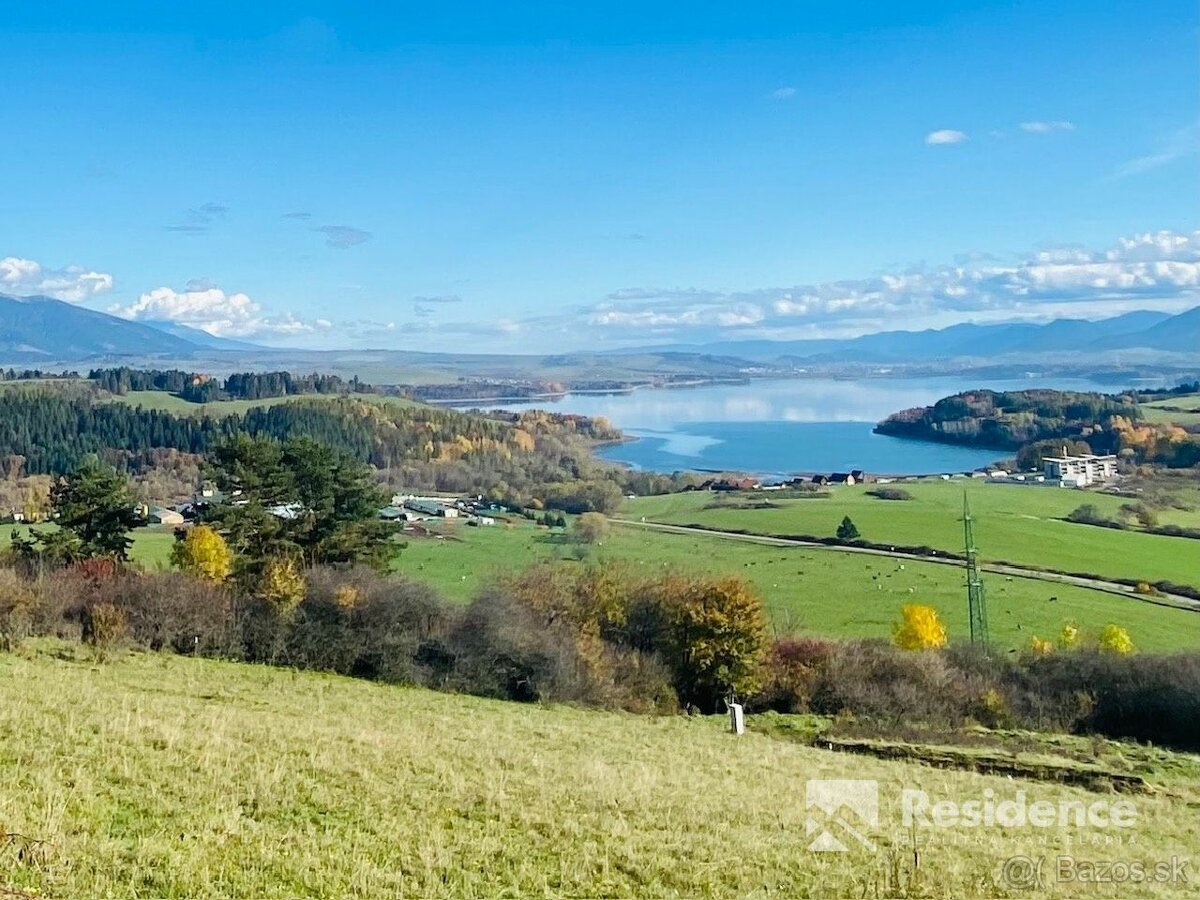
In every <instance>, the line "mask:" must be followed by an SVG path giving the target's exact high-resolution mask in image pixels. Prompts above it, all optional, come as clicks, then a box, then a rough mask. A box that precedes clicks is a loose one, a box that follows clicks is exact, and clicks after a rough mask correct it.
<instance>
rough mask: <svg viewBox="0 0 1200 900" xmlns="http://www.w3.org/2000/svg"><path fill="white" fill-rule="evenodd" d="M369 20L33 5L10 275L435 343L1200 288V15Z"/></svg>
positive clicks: (257, 323) (275, 11)
mask: <svg viewBox="0 0 1200 900" xmlns="http://www.w3.org/2000/svg"><path fill="white" fill-rule="evenodd" d="M348 5H349V4H332V3H327V4H319V3H304V2H293V3H287V4H282V3H280V4H275V3H267V2H256V3H246V2H242V3H239V4H226V3H205V4H187V3H180V4H170V5H167V4H161V3H154V4H149V3H138V2H128V3H120V4H105V3H99V2H91V3H77V4H72V3H56V4H54V9H53V11H52V12H50V11H46V10H43V9H41V8H39V7H38V5H34V4H28V5H25V6H24V7H23V8H20V9H15V10H14V9H8V10H6V14H5V17H4V19H3V20H2V21H0V53H2V54H3V58H4V59H5V76H4V78H5V87H6V90H5V92H4V95H5V100H4V103H5V107H6V113H7V128H6V129H5V130H6V135H5V138H4V140H3V141H0V171H2V172H3V173H4V175H5V186H4V190H3V191H2V192H0V292H8V293H14V294H33V293H48V294H50V295H52V296H58V297H60V298H62V299H67V300H70V301H72V302H82V303H86V304H87V305H89V306H91V307H94V308H98V309H105V310H112V311H116V312H118V313H119V314H122V315H126V316H129V317H135V318H138V317H140V318H172V319H175V320H177V321H181V322H185V323H187V324H191V325H194V326H198V327H204V328H208V329H209V330H211V331H214V332H216V333H221V334H227V335H230V336H238V337H247V338H251V339H254V340H259V341H262V342H264V343H275V344H294V345H301V346H314V347H315V346H328V347H349V346H372V347H392V348H401V349H425V350H430V349H459V348H461V347H462V346H463V344H464V343H469V344H471V345H472V346H476V347H478V346H486V347H489V348H495V349H500V350H553V349H569V348H581V347H595V346H619V345H622V344H645V343H657V342H686V343H691V342H700V341H709V340H715V339H720V338H726V337H728V338H739V339H740V338H747V337H778V338H794V337H803V336H809V335H814V336H815V335H825V334H839V335H840V334H849V333H856V332H861V331H869V330H876V329H878V328H881V327H883V328H896V327H921V326H924V325H943V324H947V323H949V322H953V321H961V320H966V319H970V320H979V321H983V320H988V319H997V318H1048V317H1054V316H1058V315H1082V316H1093V317H1094V316H1101V315H1107V314H1115V313H1118V312H1121V311H1124V310H1126V309H1132V308H1140V307H1155V308H1163V309H1181V308H1184V307H1186V306H1189V305H1194V304H1195V303H1197V302H1200V299H1197V296H1196V293H1197V290H1200V232H1197V230H1196V229H1197V228H1198V227H1200V222H1198V221H1197V219H1198V218H1200V217H1198V213H1200V207H1198V201H1200V168H1198V160H1197V146H1198V144H1200V63H1198V59H1200V54H1198V53H1197V50H1198V47H1200V21H1198V13H1197V7H1196V5H1195V3H1194V2H1190V0H1189V2H1174V0H1165V2H1158V3H1155V4H1153V6H1152V7H1150V6H1147V5H1146V4H1144V3H1127V2H1121V0H1116V2H1107V3H1103V4H1095V3H1075V2H1055V0H1048V2H1039V3H1012V2H1008V3H965V2H964V3H938V2H923V3H920V4H905V3H864V4H854V5H853V7H854V8H847V7H850V6H851V5H850V4H834V3H822V4H816V3H797V2H793V3H756V4H748V5H749V6H751V7H752V8H751V9H749V10H747V9H741V8H739V7H741V6H745V5H746V4H731V3H728V2H722V3H706V2H689V3H686V4H685V3H670V4H655V3H650V2H643V3H605V4H599V3H595V4H572V3H486V4H485V3H457V4H437V5H435V6H434V7H432V8H431V7H428V6H425V5H416V4H406V3H395V4H390V5H389V6H390V12H386V13H384V12H380V11H379V10H377V9H371V10H370V11H368V10H367V6H368V5H367V4H358V5H356V6H358V7H359V10H358V11H354V10H351V11H347V10H346V9H344V8H341V7H345V6H348ZM168 6H169V8H167V7H168ZM370 6H375V5H374V4H371V5H370Z"/></svg>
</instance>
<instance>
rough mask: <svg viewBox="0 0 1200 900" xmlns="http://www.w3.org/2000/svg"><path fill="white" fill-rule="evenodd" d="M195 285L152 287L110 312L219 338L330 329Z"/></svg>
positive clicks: (327, 323) (235, 295)
mask: <svg viewBox="0 0 1200 900" xmlns="http://www.w3.org/2000/svg"><path fill="white" fill-rule="evenodd" d="M195 287H197V288H200V289H198V290H184V291H176V290H174V289H173V288H169V287H160V288H155V289H154V290H152V291H147V292H146V293H144V294H142V295H141V296H140V297H138V299H137V300H136V301H135V302H134V303H131V304H129V305H128V306H120V305H119V304H118V305H116V306H113V307H111V308H110V309H109V312H111V313H113V314H114V315H118V316H121V317H122V318H125V319H134V320H138V319H143V320H150V321H168V322H178V323H179V324H181V325H187V326H189V327H191V328H199V329H201V330H202V331H207V332H208V333H209V334H213V335H217V336H218V337H243V338H245V337H263V338H270V337H291V336H295V335H302V334H311V333H313V332H318V331H329V330H331V329H332V328H333V323H332V322H330V321H328V320H327V319H317V320H316V321H312V322H308V321H304V320H302V319H299V318H297V317H296V316H294V315H292V314H291V313H286V314H284V315H282V316H273V317H272V316H265V315H263V311H262V307H261V306H260V305H259V304H258V303H255V302H254V301H253V300H251V299H250V297H249V296H248V295H247V294H244V293H240V292H238V293H226V292H225V291H223V290H221V289H220V288H218V287H215V286H202V285H196V286H195Z"/></svg>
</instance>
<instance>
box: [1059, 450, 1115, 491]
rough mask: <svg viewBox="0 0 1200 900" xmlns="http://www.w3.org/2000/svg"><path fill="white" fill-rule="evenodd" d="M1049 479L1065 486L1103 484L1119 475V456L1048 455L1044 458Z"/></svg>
mask: <svg viewBox="0 0 1200 900" xmlns="http://www.w3.org/2000/svg"><path fill="white" fill-rule="evenodd" d="M1042 466H1043V471H1044V472H1045V475H1046V480H1047V481H1057V482H1059V483H1060V484H1062V485H1064V486H1068V485H1069V486H1074V487H1086V486H1087V485H1089V484H1102V483H1104V482H1106V481H1112V480H1113V479H1114V478H1116V477H1117V458H1116V457H1115V456H1113V455H1111V454H1109V455H1108V456H1096V455H1095V454H1091V453H1089V454H1087V455H1085V456H1068V455H1067V454H1066V452H1065V451H1064V453H1063V455H1062V456H1047V457H1046V458H1045V459H1043V460H1042Z"/></svg>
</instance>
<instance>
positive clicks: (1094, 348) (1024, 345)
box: [654, 307, 1200, 364]
mask: <svg viewBox="0 0 1200 900" xmlns="http://www.w3.org/2000/svg"><path fill="white" fill-rule="evenodd" d="M654 349H656V350H658V351H660V352H661V351H663V350H667V349H670V350H676V351H681V352H692V353H696V352H700V353H710V354H714V355H721V356H736V357H740V358H741V359H746V360H751V361H755V362H764V363H768V362H769V363H775V364H779V363H791V364H805V363H808V364H821V363H879V364H901V363H927V362H935V361H952V360H976V361H977V360H983V359H997V358H1001V357H1004V358H1009V359H1011V358H1015V357H1027V358H1031V359H1032V358H1038V357H1040V358H1044V357H1045V356H1046V355H1049V354H1066V353H1073V354H1101V353H1103V354H1108V355H1112V354H1114V353H1116V352H1119V351H1126V350H1150V351H1158V352H1166V353H1180V354H1189V355H1193V356H1197V355H1200V307H1195V308H1194V309H1190V310H1188V311H1187V312H1183V313H1180V314H1178V315H1170V314H1169V313H1162V312H1150V311H1147V310H1141V311H1138V312H1131V313H1126V314H1124V315H1121V316H1115V317H1113V318H1109V319H1099V320H1097V321H1088V320H1085V319H1056V320H1054V321H1052V322H1047V323H1045V324H1031V323H1002V324H995V325H974V324H962V325H951V326H950V327H949V328H940V329H928V330H925V331H882V332H878V333H876V334H867V335H863V336H861V337H856V338H845V339H818V340H802V341H771V340H755V341H718V342H714V343H708V344H700V345H694V344H693V345H675V346H672V347H670V348H666V347H657V348H654Z"/></svg>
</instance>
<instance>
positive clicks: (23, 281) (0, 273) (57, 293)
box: [0, 256, 113, 303]
mask: <svg viewBox="0 0 1200 900" xmlns="http://www.w3.org/2000/svg"><path fill="white" fill-rule="evenodd" d="M112 286H113V277H112V276H111V275H109V274H108V273H106V272H96V271H94V270H92V269H88V268H86V267H84V266H74V265H72V266H64V267H63V268H61V269H49V268H46V267H45V266H43V265H42V264H41V263H39V262H37V261H36V260H32V259H25V258H23V257H20V256H7V257H4V258H3V259H0V293H3V294H13V295H15V296H18V297H34V296H43V297H53V298H54V299H56V300H66V301H67V302H69V303H80V302H82V301H84V300H88V299H90V298H92V297H95V296H97V295H98V294H103V293H104V292H106V291H109V290H111V289H112Z"/></svg>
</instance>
